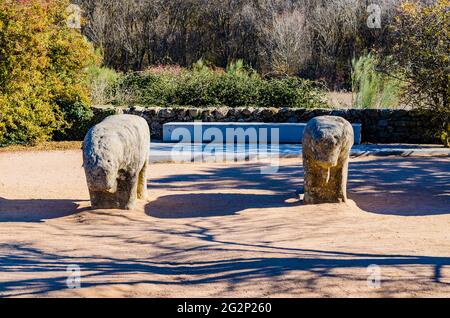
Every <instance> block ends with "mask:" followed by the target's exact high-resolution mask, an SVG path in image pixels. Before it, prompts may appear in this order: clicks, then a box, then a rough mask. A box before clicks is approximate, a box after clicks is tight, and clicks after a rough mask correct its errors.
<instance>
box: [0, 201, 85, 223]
mask: <svg viewBox="0 0 450 318" xmlns="http://www.w3.org/2000/svg"><path fill="white" fill-rule="evenodd" d="M82 201H83V200H51V199H48V200H8V199H4V198H0V222H42V221H44V220H48V219H56V218H61V217H65V216H69V215H72V214H76V213H80V212H83V211H85V210H87V209H86V208H80V205H79V203H77V202H82Z"/></svg>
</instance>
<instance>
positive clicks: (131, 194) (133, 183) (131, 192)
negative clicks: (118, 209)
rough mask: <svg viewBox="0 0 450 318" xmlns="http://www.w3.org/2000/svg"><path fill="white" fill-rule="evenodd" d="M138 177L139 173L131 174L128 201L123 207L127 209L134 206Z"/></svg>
mask: <svg viewBox="0 0 450 318" xmlns="http://www.w3.org/2000/svg"><path fill="white" fill-rule="evenodd" d="M138 179H139V175H136V176H133V177H131V179H130V185H129V189H130V190H129V194H128V201H127V203H126V205H125V207H124V208H125V209H127V210H132V209H134V208H135V207H136V200H137V189H138Z"/></svg>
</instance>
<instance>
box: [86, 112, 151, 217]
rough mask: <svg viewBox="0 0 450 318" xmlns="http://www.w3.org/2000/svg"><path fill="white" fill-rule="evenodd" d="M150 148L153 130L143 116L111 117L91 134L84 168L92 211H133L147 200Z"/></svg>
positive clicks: (88, 134) (87, 136)
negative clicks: (138, 201)
mask: <svg viewBox="0 0 450 318" xmlns="http://www.w3.org/2000/svg"><path fill="white" fill-rule="evenodd" d="M149 148H150V131H149V127H148V124H147V122H146V121H145V120H144V119H143V118H141V117H139V116H135V115H113V116H109V117H107V118H106V119H105V120H104V121H102V122H101V123H99V124H98V125H96V126H94V127H92V128H91V130H89V132H88V133H87V135H86V137H85V139H84V142H83V166H84V171H85V173H86V181H87V184H88V188H89V195H90V198H91V205H92V208H94V209H95V208H99V209H116V208H118V209H126V210H129V209H133V208H134V207H135V204H136V199H137V198H139V199H145V198H146V195H147V184H146V182H147V178H146V169H147V161H148V156H149Z"/></svg>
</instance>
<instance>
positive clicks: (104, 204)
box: [89, 190, 118, 209]
mask: <svg viewBox="0 0 450 318" xmlns="http://www.w3.org/2000/svg"><path fill="white" fill-rule="evenodd" d="M89 196H90V198H91V207H92V208H93V209H116V208H118V202H117V199H116V197H115V195H114V194H111V193H108V192H102V191H91V190H89Z"/></svg>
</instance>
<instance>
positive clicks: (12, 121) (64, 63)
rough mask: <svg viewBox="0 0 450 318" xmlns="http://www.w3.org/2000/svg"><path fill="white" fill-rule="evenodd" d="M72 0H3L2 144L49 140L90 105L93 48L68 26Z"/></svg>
mask: <svg viewBox="0 0 450 318" xmlns="http://www.w3.org/2000/svg"><path fill="white" fill-rule="evenodd" d="M68 5H69V2H68V1H66V0H28V1H17V0H2V1H0V146H1V145H7V144H12V143H34V142H39V141H44V140H48V139H49V138H50V137H51V136H52V134H53V132H54V131H55V130H57V129H60V130H63V129H64V128H69V127H70V126H71V124H72V121H73V120H74V119H77V117H78V116H79V113H80V112H81V113H82V112H83V111H88V109H87V105H88V103H89V100H88V87H87V82H86V81H85V73H84V68H85V67H86V66H87V65H88V64H89V63H91V62H92V61H94V54H93V49H92V47H91V46H90V44H89V43H88V42H87V41H86V40H85V39H84V37H83V36H82V35H81V34H80V33H79V32H78V31H77V30H75V29H70V28H69V26H68V24H67V13H66V8H67V6H68ZM75 108H76V109H75Z"/></svg>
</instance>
